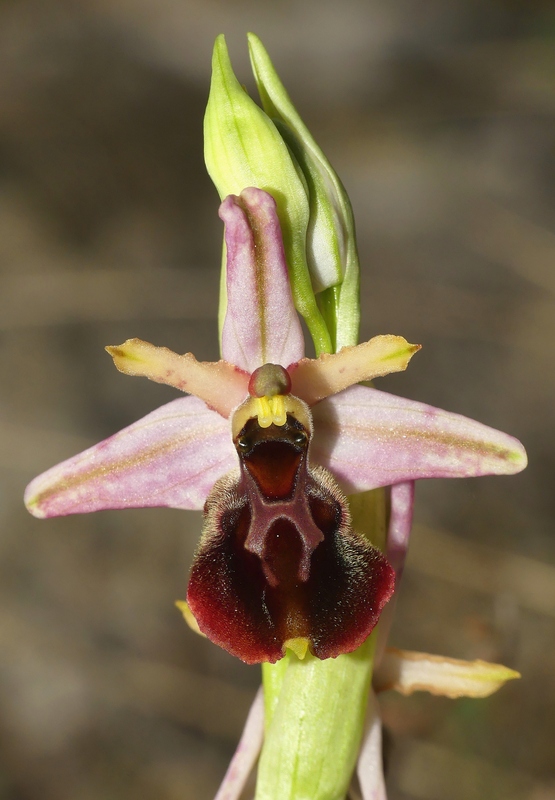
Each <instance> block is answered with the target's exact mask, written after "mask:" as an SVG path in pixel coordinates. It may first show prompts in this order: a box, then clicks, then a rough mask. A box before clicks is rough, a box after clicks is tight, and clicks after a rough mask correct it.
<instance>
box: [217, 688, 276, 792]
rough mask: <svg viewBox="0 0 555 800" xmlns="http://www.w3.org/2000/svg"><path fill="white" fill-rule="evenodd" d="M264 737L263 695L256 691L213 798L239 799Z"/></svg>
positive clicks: (260, 691)
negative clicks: (231, 755) (233, 750)
mask: <svg viewBox="0 0 555 800" xmlns="http://www.w3.org/2000/svg"><path fill="white" fill-rule="evenodd" d="M263 739H264V695H263V692H262V687H260V689H259V690H258V692H257V693H256V697H255V698H254V701H253V704H252V706H251V708H250V711H249V715H248V717H247V721H246V723H245V727H244V728H243V733H242V734H241V739H240V740H239V744H238V745H237V749H236V751H235V753H234V754H233V758H232V759H231V762H230V764H229V767H228V768H227V772H226V774H225V777H224V779H223V781H222V784H221V786H220V788H219V789H218V793H217V795H216V797H215V798H214V800H239V797H240V796H241V792H242V791H243V789H244V788H245V784H246V782H247V780H248V778H249V775H250V774H251V772H252V770H253V768H254V765H255V764H256V760H257V758H258V755H259V753H260V750H261V748H262V741H263Z"/></svg>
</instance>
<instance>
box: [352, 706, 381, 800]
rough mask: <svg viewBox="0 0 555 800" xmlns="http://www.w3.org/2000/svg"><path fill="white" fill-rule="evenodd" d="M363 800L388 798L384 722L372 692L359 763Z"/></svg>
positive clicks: (358, 770) (359, 778)
mask: <svg viewBox="0 0 555 800" xmlns="http://www.w3.org/2000/svg"><path fill="white" fill-rule="evenodd" d="M357 776H358V780H359V783H360V790H361V793H362V800H387V795H386V791H385V780H384V775H383V756H382V723H381V719H380V712H379V707H378V701H377V700H376V695H375V694H374V692H372V691H371V692H370V697H369V699H368V712H367V717H366V727H365V731H364V736H363V738H362V745H361V748H360V754H359V757H358V764H357Z"/></svg>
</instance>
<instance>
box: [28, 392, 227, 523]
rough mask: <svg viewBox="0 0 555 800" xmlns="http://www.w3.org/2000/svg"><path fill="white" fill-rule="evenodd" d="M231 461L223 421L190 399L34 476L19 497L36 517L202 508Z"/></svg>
mask: <svg viewBox="0 0 555 800" xmlns="http://www.w3.org/2000/svg"><path fill="white" fill-rule="evenodd" d="M236 464H237V455H236V453H235V450H234V448H233V445H232V443H231V437H230V434H229V423H228V422H227V421H226V420H224V419H223V418H222V417H221V416H220V415H219V414H216V413H215V412H214V411H210V409H208V408H206V406H205V404H204V403H203V402H202V401H201V400H197V398H195V397H181V398H179V399H177V400H174V401H172V402H171V403H168V404H167V405H164V406H162V407H161V408H158V409H157V410H156V411H153V412H152V413H151V414H148V415H147V416H146V417H143V419H141V420H139V421H138V422H135V423H134V424H133V425H130V426H129V427H128V428H124V429H123V430H122V431H120V432H119V433H116V434H115V435H114V436H111V437H110V438H109V439H106V440H105V441H104V442H101V443H100V444H97V445H95V446H94V447H91V448H90V449H88V450H85V451H84V452H83V453H80V454H79V455H77V456H74V457H73V458H70V459H68V460H67V461H64V462H63V463H62V464H58V465H57V466H56V467H53V468H52V469H50V470H48V472H45V473H43V474H42V475H39V477H38V478H35V479H34V481H32V482H31V483H30V484H29V486H28V487H27V491H26V493H25V502H26V505H27V508H28V509H29V511H30V512H31V513H32V514H34V516H36V517H59V516H65V515H67V514H84V513H86V512H89V511H100V510H102V509H108V508H141V507H149V506H169V507H170V508H192V509H194V508H196V509H199V508H202V506H203V505H204V501H205V500H206V497H207V495H208V493H209V491H210V489H211V488H212V486H213V485H214V482H215V481H216V480H218V478H220V477H221V476H222V474H224V473H226V472H228V471H229V470H230V469H232V468H233V467H234V466H236Z"/></svg>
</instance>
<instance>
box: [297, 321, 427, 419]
mask: <svg viewBox="0 0 555 800" xmlns="http://www.w3.org/2000/svg"><path fill="white" fill-rule="evenodd" d="M418 350H420V345H419V344H409V342H407V340H406V339H403V337H402V336H374V338H373V339H370V341H369V342H363V344H357V345H355V346H354V347H344V348H343V349H342V350H340V351H339V353H332V354H324V355H321V356H320V358H303V360H302V361H299V362H298V364H292V365H291V366H290V367H289V374H290V375H291V383H292V389H291V393H292V394H294V395H295V396H296V397H300V398H301V399H302V400H304V401H305V403H308V405H309V406H311V405H314V403H318V402H319V401H320V400H323V399H324V398H325V397H329V396H330V395H332V394H337V392H342V391H343V390H344V389H347V387H349V386H352V385H353V384H355V383H360V381H370V380H372V379H373V378H378V377H380V376H382V375H389V373H390V372H402V371H403V370H405V369H406V368H407V366H408V363H409V361H410V359H411V358H412V356H413V355H414V354H415V353H416V352H417V351H418Z"/></svg>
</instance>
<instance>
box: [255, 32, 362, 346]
mask: <svg viewBox="0 0 555 800" xmlns="http://www.w3.org/2000/svg"><path fill="white" fill-rule="evenodd" d="M248 41H249V53H250V58H251V64H252V69H253V72H254V75H255V78H256V84H257V86H258V91H259V94H260V99H261V101H262V107H263V108H264V111H265V112H266V113H267V114H268V116H269V117H271V118H272V120H273V122H274V123H275V124H276V126H277V128H278V130H279V131H280V133H281V134H282V136H283V138H284V139H285V141H286V143H287V145H288V147H289V148H290V150H291V152H292V153H293V155H294V157H295V159H296V161H297V162H298V164H299V165H300V167H301V169H302V171H303V175H304V178H305V181H306V185H307V188H308V200H309V207H310V217H309V223H308V230H307V239H306V256H307V261H308V266H309V270H310V276H311V278H312V285H313V287H314V290H315V292H322V294H321V295H320V297H319V298H318V299H319V302H320V307H321V309H322V313H323V314H324V317H325V318H326V321H327V323H328V326H329V328H330V333H331V335H332V340H333V344H334V345H335V349H336V350H339V349H340V348H341V347H344V346H345V345H352V344H356V342H357V341H358V326H359V317H360V312H359V306H360V304H359V264H358V254H357V247H356V236H355V223H354V218H353V212H352V209H351V203H350V201H349V198H348V196H347V193H346V191H345V189H344V187H343V184H342V183H341V181H340V180H339V177H338V175H337V173H336V172H335V170H334V169H333V167H332V166H331V164H330V163H329V161H328V160H327V158H326V156H325V155H324V154H323V152H322V150H321V149H320V148H319V147H318V145H317V144H316V142H315V141H314V138H313V137H312V134H311V133H310V131H309V130H308V128H307V127H306V125H305V124H304V122H303V121H302V119H301V117H300V116H299V113H298V112H297V110H296V109H295V107H294V105H293V103H292V102H291V99H290V97H289V95H288V94H287V91H286V89H285V87H284V85H283V84H282V82H281V80H280V78H279V75H278V74H277V72H276V70H275V68H274V65H273V64H272V62H271V60H270V57H269V55H268V53H267V51H266V49H265V47H264V45H263V44H262V42H261V41H260V39H259V38H258V36H256V35H255V34H254V33H249V34H248ZM328 290H329V291H328Z"/></svg>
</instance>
